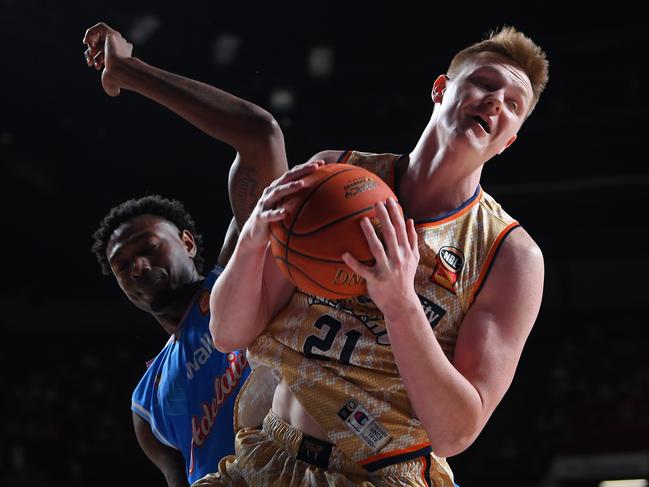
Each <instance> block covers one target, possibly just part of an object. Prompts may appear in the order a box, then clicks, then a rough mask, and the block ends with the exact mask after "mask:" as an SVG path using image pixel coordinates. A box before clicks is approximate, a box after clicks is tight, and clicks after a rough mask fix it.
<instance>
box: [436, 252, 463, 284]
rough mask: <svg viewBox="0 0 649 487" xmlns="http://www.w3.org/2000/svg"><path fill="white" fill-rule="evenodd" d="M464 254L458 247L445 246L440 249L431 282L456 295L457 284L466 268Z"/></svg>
mask: <svg viewBox="0 0 649 487" xmlns="http://www.w3.org/2000/svg"><path fill="white" fill-rule="evenodd" d="M464 261H465V260H464V254H463V253H462V251H461V250H460V249H458V248H456V247H451V246H445V247H442V248H441V249H439V252H438V253H437V260H436V263H435V269H433V274H432V275H431V276H430V280H431V281H433V282H434V283H435V284H439V285H440V286H442V287H443V288H444V289H446V290H447V291H450V292H452V293H453V294H455V284H456V283H457V280H458V277H459V276H460V272H462V269H463V268H464Z"/></svg>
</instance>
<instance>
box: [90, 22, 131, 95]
mask: <svg viewBox="0 0 649 487" xmlns="http://www.w3.org/2000/svg"><path fill="white" fill-rule="evenodd" d="M83 43H84V44H85V45H86V46H88V48H87V49H86V51H85V52H84V55H85V57H86V63H87V64H88V66H94V67H95V69H96V70H98V71H99V70H101V69H103V71H102V73H101V85H102V86H103V88H104V91H105V92H106V93H107V94H108V95H110V96H117V95H119V92H120V88H121V86H120V82H119V79H118V73H117V72H118V69H119V66H120V63H121V62H122V61H124V60H125V59H128V58H130V57H131V53H132V52H133V44H131V43H130V42H128V41H127V40H126V39H124V37H122V34H120V33H119V32H117V31H116V30H115V29H112V28H110V27H109V26H107V25H106V24H104V23H103V22H99V23H98V24H96V25H93V26H92V27H90V28H89V29H88V30H87V31H86V34H85V35H84V36H83Z"/></svg>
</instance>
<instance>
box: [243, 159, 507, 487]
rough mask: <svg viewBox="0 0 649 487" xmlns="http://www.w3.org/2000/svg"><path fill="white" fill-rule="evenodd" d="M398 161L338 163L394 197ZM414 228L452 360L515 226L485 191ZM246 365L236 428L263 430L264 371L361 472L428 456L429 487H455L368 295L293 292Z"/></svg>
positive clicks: (434, 317) (436, 323)
mask: <svg viewBox="0 0 649 487" xmlns="http://www.w3.org/2000/svg"><path fill="white" fill-rule="evenodd" d="M399 159H400V156H397V155H394V154H368V153H361V152H347V153H345V154H344V157H342V158H341V162H345V163H349V164H354V165H358V166H361V167H364V168H366V169H368V170H370V171H372V172H374V173H375V174H377V175H378V176H379V177H381V178H382V179H383V180H384V181H386V183H387V184H388V185H389V186H390V187H391V188H392V189H393V190H395V194H396V187H395V167H396V164H397V161H398V160H399ZM397 196H398V195H397ZM415 223H416V224H415V226H416V230H417V234H418V237H419V252H420V262H419V266H418V268H417V272H416V276H415V290H416V293H417V295H418V296H419V300H420V302H421V305H422V307H423V309H424V312H425V315H426V317H427V318H428V321H429V323H430V326H431V327H432V328H433V331H434V334H435V336H436V338H437V340H438V341H439V343H440V344H441V346H442V349H443V350H444V353H445V354H446V356H447V357H448V359H449V360H452V358H453V353H454V349H455V342H456V339H457V334H458V330H459V328H460V326H461V323H462V319H463V317H464V315H465V313H466V312H467V310H468V308H469V307H470V306H471V303H472V301H473V300H474V299H475V296H476V295H477V294H478V293H479V291H480V288H481V286H482V283H483V282H484V279H485V277H486V275H487V273H488V271H489V267H490V265H491V263H492V261H493V258H494V256H495V254H496V252H497V251H498V248H499V246H500V244H501V242H502V240H503V239H504V238H505V236H506V235H507V234H508V233H509V232H510V231H511V230H512V229H513V228H515V227H516V226H518V223H517V222H516V221H514V220H513V219H512V218H511V217H510V216H509V215H507V214H506V213H505V212H504V211H503V210H502V209H501V207H500V205H498V204H497V203H496V202H495V201H494V200H493V198H491V197H490V196H489V195H487V194H486V193H485V192H484V191H482V189H481V188H478V189H477V190H476V192H475V194H474V195H473V196H472V197H471V198H470V199H469V200H468V201H466V202H465V203H464V204H463V205H461V206H460V207H459V208H457V209H456V210H454V211H453V212H451V213H449V214H448V215H445V216H443V217H441V218H437V219H435V220H429V221H419V222H415ZM248 359H249V360H250V362H251V364H253V368H254V370H253V373H252V376H251V378H250V379H248V383H247V385H246V386H245V389H244V390H242V392H241V393H240V394H239V412H238V414H237V421H239V422H243V423H248V424H241V426H247V425H252V424H255V421H259V422H257V423H256V424H260V422H261V421H260V420H259V419H256V420H252V419H251V418H250V416H251V414H252V413H251V411H252V410H253V409H254V407H253V405H254V403H255V401H257V400H259V398H260V397H261V396H262V393H261V391H260V389H261V388H262V381H263V380H266V381H268V378H267V374H266V375H264V377H266V378H265V379H261V376H262V374H261V372H262V371H266V372H268V371H269V370H273V371H275V381H276V380H279V378H283V379H284V381H286V383H287V384H288V386H289V388H290V389H291V391H292V392H293V394H294V395H295V397H296V398H297V399H298V401H299V402H300V404H301V405H302V407H304V409H305V410H306V411H307V412H308V413H309V415H310V416H312V417H313V418H314V419H315V420H316V421H317V422H318V423H319V424H320V426H321V427H322V428H323V429H324V430H325V431H326V432H327V434H328V437H329V439H330V440H331V441H332V442H333V443H335V444H336V446H337V447H339V448H341V449H342V450H343V451H344V452H345V453H346V454H347V455H348V456H350V457H351V458H352V459H353V460H354V461H356V462H358V463H359V464H361V465H363V466H364V467H365V468H366V469H367V470H369V471H374V470H377V469H380V468H382V467H385V466H388V465H391V464H394V463H398V462H401V461H405V460H409V459H412V458H416V457H421V456H426V455H427V454H429V453H431V458H432V462H431V468H430V475H431V480H434V484H433V485H439V486H451V487H452V486H453V481H452V478H453V477H452V473H451V471H450V468H449V467H448V464H447V463H446V460H445V459H443V458H440V457H437V456H436V455H435V454H434V452H431V447H430V441H429V439H428V436H427V433H426V431H425V430H424V429H423V427H422V424H421V422H420V421H419V420H418V419H417V418H416V417H415V413H414V411H413V409H412V406H411V404H410V401H409V400H408V396H407V394H406V390H405V388H404V386H403V383H402V381H401V378H400V376H399V373H398V370H397V365H396V363H395V360H394V356H393V354H392V351H391V347H390V343H389V339H388V334H387V330H386V328H385V322H384V318H383V315H382V313H381V312H380V310H379V309H378V308H377V307H376V306H375V305H374V303H373V302H372V300H371V299H370V298H369V297H368V296H360V297H358V298H353V299H344V300H329V299H323V298H319V297H316V296H312V295H309V294H305V293H303V292H301V291H299V290H298V291H296V292H295V293H294V295H293V297H292V298H291V300H290V301H289V303H288V305H287V306H286V307H285V308H284V309H283V310H282V311H281V312H280V313H279V314H278V315H277V316H276V317H275V318H274V319H273V321H272V322H271V323H270V324H269V326H268V327H267V329H266V330H265V331H264V333H263V334H262V335H261V336H260V337H259V338H258V339H257V340H256V341H255V342H254V343H253V344H252V346H250V347H249V349H248ZM258 372H259V373H260V377H258V378H256V379H255V375H256V374H257V373H258ZM269 384H273V381H272V380H270V381H269V382H266V385H269ZM431 407H434V406H433V405H431ZM266 410H267V409H266ZM259 412H260V413H261V411H259ZM244 418H246V419H244Z"/></svg>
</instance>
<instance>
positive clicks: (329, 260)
mask: <svg viewBox="0 0 649 487" xmlns="http://www.w3.org/2000/svg"><path fill="white" fill-rule="evenodd" d="M270 236H271V237H272V238H274V239H275V241H276V242H277V243H278V245H280V246H282V247H283V248H284V249H285V250H287V252H286V254H288V251H290V252H293V253H294V254H297V255H299V256H300V257H306V258H307V259H311V260H317V261H318V262H326V263H328V264H343V265H347V264H345V261H344V260H342V259H341V260H333V259H325V258H324V257H318V256H315V255H309V254H305V253H304V252H300V251H299V250H295V249H291V248H289V246H288V244H285V243H284V242H282V241H281V240H280V239H278V238H277V237H276V236H275V235H273V234H272V233H271V235H270ZM275 258H276V259H281V260H283V261H286V262H288V258H287V257H275ZM374 261H375V259H365V260H359V262H360V263H361V264H365V265H372V264H374Z"/></svg>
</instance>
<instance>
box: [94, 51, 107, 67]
mask: <svg viewBox="0 0 649 487" xmlns="http://www.w3.org/2000/svg"><path fill="white" fill-rule="evenodd" d="M92 63H93V64H94V65H95V69H101V68H102V66H103V65H104V51H99V52H98V53H97V54H96V55H95V57H93V58H92Z"/></svg>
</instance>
